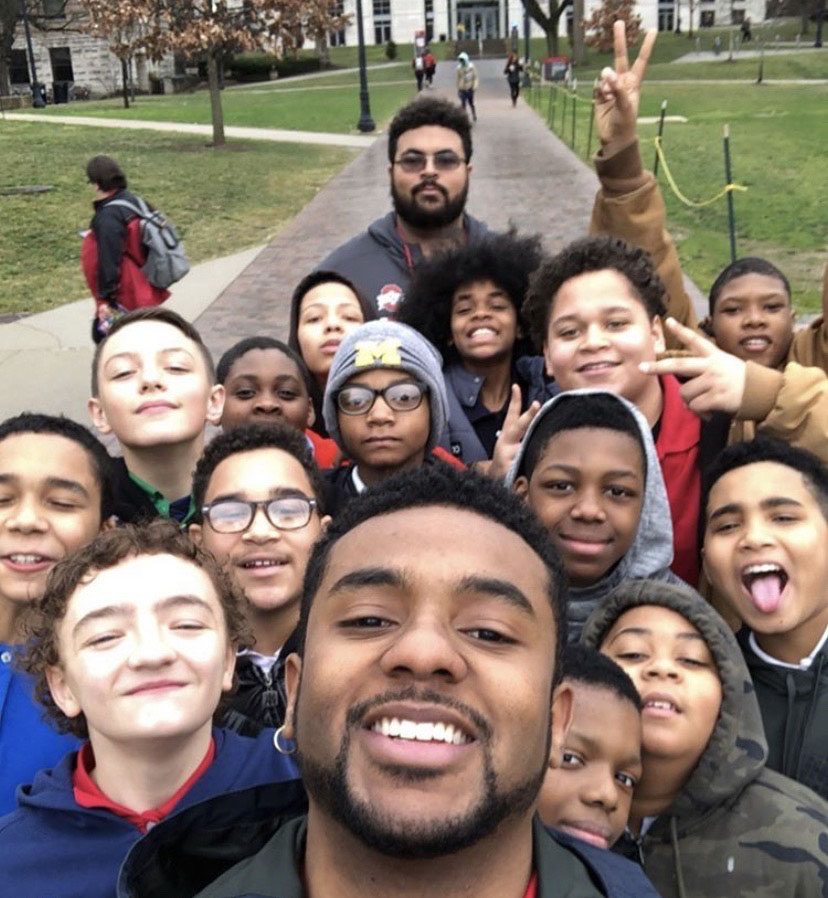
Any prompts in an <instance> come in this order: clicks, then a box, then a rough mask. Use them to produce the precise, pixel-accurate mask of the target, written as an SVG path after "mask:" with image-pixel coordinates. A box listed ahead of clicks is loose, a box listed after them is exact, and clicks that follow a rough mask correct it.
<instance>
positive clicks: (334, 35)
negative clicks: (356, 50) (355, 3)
mask: <svg viewBox="0 0 828 898" xmlns="http://www.w3.org/2000/svg"><path fill="white" fill-rule="evenodd" d="M331 12H332V13H333V14H334V15H335V16H341V15H342V14H343V13H344V12H345V4H344V2H343V0H339V2H338V3H335V4H334V5H333V8H332V10H331ZM328 44H329V45H330V46H331V47H344V46H345V29H344V28H338V29H337V30H336V31H331V32H329V34H328Z"/></svg>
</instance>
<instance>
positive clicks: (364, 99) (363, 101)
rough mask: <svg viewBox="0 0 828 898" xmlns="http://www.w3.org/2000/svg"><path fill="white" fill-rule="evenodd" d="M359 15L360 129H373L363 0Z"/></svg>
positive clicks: (357, 11) (359, 2) (358, 0)
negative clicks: (366, 62) (366, 60)
mask: <svg viewBox="0 0 828 898" xmlns="http://www.w3.org/2000/svg"><path fill="white" fill-rule="evenodd" d="M356 17H357V44H358V46H357V58H358V59H359V121H358V122H357V128H358V129H359V130H360V131H373V130H374V129H375V128H376V127H377V126H376V125H375V124H374V120H373V119H372V118H371V103H370V100H369V99H368V72H367V71H366V69H365V29H364V28H363V25H362V0H356Z"/></svg>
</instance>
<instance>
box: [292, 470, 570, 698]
mask: <svg viewBox="0 0 828 898" xmlns="http://www.w3.org/2000/svg"><path fill="white" fill-rule="evenodd" d="M433 505H439V506H444V507H446V508H447V509H461V510H463V511H471V512H473V513H474V514H478V515H480V517H482V518H486V519H488V520H490V521H494V522H495V523H498V524H501V525H502V526H503V527H505V528H506V529H508V530H511V531H512V532H513V533H516V534H517V535H518V536H519V537H520V538H521V539H522V540H523V541H524V542H525V543H526V544H527V545H528V546H529V547H530V548H531V549H532V550H533V551H534V552H535V554H536V555H537V556H538V557H539V559H540V560H541V562H543V565H544V567H545V568H546V571H547V576H548V585H547V598H548V599H549V604H550V605H551V607H552V617H553V620H554V621H555V637H556V638H555V659H556V661H555V674H554V677H553V686H554V685H555V684H557V683H558V682H559V680H560V677H561V664H562V657H563V647H564V646H565V645H566V594H565V585H564V584H565V574H564V571H563V567H562V565H561V560H560V557H559V555H558V553H557V551H556V549H555V547H554V546H553V545H552V542H551V541H550V539H549V534H548V533H547V532H546V530H545V528H544V527H543V526H542V525H541V523H540V522H539V521H538V519H537V518H536V517H535V515H534V513H533V512H532V511H531V509H530V508H529V506H528V505H526V503H525V502H523V501H522V500H521V499H520V498H519V497H518V496H517V494H516V493H513V492H511V491H510V490H507V489H506V487H504V486H503V485H502V484H500V483H498V482H497V481H495V480H492V479H491V478H489V477H485V476H484V475H482V474H477V473H475V472H473V471H458V470H457V469H456V468H452V467H450V466H449V465H445V464H438V465H428V466H423V467H421V468H417V469H416V470H415V471H407V472H405V473H402V474H397V475H395V476H394V477H389V478H388V480H384V481H383V482H382V483H381V484H380V485H378V486H376V487H372V488H371V489H369V490H366V491H365V492H364V493H363V494H362V495H360V496H357V497H356V498H354V499H353V500H352V501H351V502H349V503H348V505H347V506H346V507H345V509H344V511H343V512H342V513H341V514H340V515H338V516H337V517H336V518H335V519H334V521H333V522H332V523H331V526H330V527H328V529H327V530H326V531H325V533H324V534H323V535H322V536H321V537H320V539H319V540H318V541H317V543H316V544H315V545H314V547H313V550H312V552H311V555H310V558H309V559H308V565H307V568H306V569H305V584H304V588H303V591H302V604H301V608H300V612H299V625H298V627H297V628H296V637H297V652H298V653H299V654H300V655H303V654H304V651H305V637H306V635H307V628H308V619H309V617H310V612H311V607H312V605H313V602H314V599H315V597H316V593H317V592H318V591H319V586H320V584H321V582H322V579H323V577H324V576H325V571H326V570H327V567H328V563H329V561H330V556H331V552H332V550H333V548H334V546H335V545H336V543H338V542H339V540H340V539H342V537H343V536H345V535H346V534H347V533H350V531H351V530H354V529H355V528H356V527H358V526H359V525H360V524H363V523H365V521H368V520H370V519H371V518H376V517H380V516H382V515H387V514H393V513H394V512H398V511H403V510H405V509H407V508H424V507H429V506H433ZM448 514H451V511H448ZM446 526H447V527H450V526H452V525H451V523H450V522H448V521H447V522H446Z"/></svg>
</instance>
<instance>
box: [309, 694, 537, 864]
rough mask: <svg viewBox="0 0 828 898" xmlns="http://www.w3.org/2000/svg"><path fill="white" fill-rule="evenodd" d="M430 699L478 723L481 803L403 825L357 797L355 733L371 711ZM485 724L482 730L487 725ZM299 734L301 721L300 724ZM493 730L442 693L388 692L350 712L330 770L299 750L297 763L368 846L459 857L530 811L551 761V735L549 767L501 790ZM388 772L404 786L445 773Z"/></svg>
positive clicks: (323, 800)
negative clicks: (352, 775) (352, 778)
mask: <svg viewBox="0 0 828 898" xmlns="http://www.w3.org/2000/svg"><path fill="white" fill-rule="evenodd" d="M415 698H416V700H418V701H430V702H434V703H436V704H441V705H444V706H448V707H454V708H456V709H458V710H461V711H462V713H464V714H465V715H466V716H468V717H470V719H472V720H474V722H475V725H476V726H477V729H478V733H479V734H480V736H481V741H482V743H483V744H482V749H483V760H484V764H483V789H482V793H481V796H480V800H479V801H478V802H477V804H476V805H474V806H473V807H472V808H470V809H469V810H468V811H467V812H466V813H465V814H463V815H458V816H455V817H451V818H443V819H441V820H439V821H438V822H433V821H429V822H425V823H415V824H403V823H400V821H399V819H398V818H397V817H395V816H393V815H390V814H385V813H382V812H380V811H378V810H377V809H376V808H375V807H373V806H372V805H370V804H368V803H367V802H365V801H361V800H360V799H358V798H356V797H355V796H354V795H353V793H352V792H351V789H350V787H349V785H348V761H349V753H350V749H351V733H352V731H353V729H354V727H357V726H360V721H361V720H363V719H364V718H365V715H366V713H367V711H368V710H370V708H371V707H376V706H378V705H379V704H384V703H387V702H389V701H406V700H409V699H415ZM481 723H482V726H481ZM296 728H297V733H298V732H299V723H298V719H297V721H296ZM490 738H491V730H490V728H489V726H488V724H487V723H486V721H485V720H482V719H481V718H480V717H479V715H477V714H475V713H474V712H473V711H472V709H469V708H467V707H466V706H464V705H460V704H459V703H455V702H452V701H451V700H450V699H447V698H446V697H445V696H442V695H440V694H439V693H432V692H429V691H426V692H421V691H417V690H414V689H413V688H411V689H408V690H405V691H404V692H396V693H387V694H385V695H382V696H378V697H376V698H374V699H372V700H371V701H370V702H365V703H362V704H361V705H357V706H355V707H353V708H351V709H350V711H349V712H348V716H347V720H346V728H345V734H344V736H343V739H342V743H341V745H340V749H339V752H338V753H337V756H336V759H335V761H334V764H333V765H332V766H325V765H324V764H320V763H318V762H317V761H315V760H313V759H311V758H309V757H308V756H306V755H305V754H303V753H302V752H301V751H297V753H296V760H297V763H298V764H299V767H300V769H301V771H302V779H303V781H304V784H305V788H306V789H307V792H308V795H309V796H310V797H311V798H312V800H313V801H315V802H316V803H317V804H318V805H319V807H320V808H321V809H322V810H323V811H324V812H325V813H326V814H327V815H328V816H330V817H331V818H332V819H333V820H335V821H336V822H337V823H339V824H340V825H341V826H343V827H344V828H345V829H347V830H348V831H349V832H350V833H352V834H353V835H354V836H356V837H357V838H358V839H359V840H360V841H361V842H362V843H363V844H364V845H366V846H367V847H368V848H370V849H372V850H374V851H377V852H379V853H380V854H383V855H387V856H390V857H395V858H399V859H401V860H429V859H432V858H437V857H443V856H445V855H450V854H455V853H457V852H459V851H462V850H463V849H465V848H468V847H470V846H471V845H474V844H476V843H477V842H479V841H480V840H481V839H484V838H486V837H487V836H490V835H491V834H492V833H493V832H494V831H495V830H496V829H497V828H498V826H500V824H501V823H503V822H504V821H505V820H507V819H509V818H511V817H519V816H521V815H522V814H524V813H526V811H528V810H529V809H530V808H531V807H532V805H533V804H534V803H535V801H536V800H537V797H538V794H539V792H540V789H541V785H542V783H543V778H544V775H545V773H546V768H547V763H548V758H549V742H550V739H551V727H550V735H549V736H548V737H547V745H546V749H545V751H544V754H543V759H542V760H543V763H542V764H541V765H540V767H539V769H537V770H535V771H532V772H531V773H530V774H529V775H528V776H526V778H525V779H524V780H522V781H521V782H519V783H518V784H517V785H515V786H513V787H512V788H510V789H508V790H507V791H498V786H497V773H496V772H495V770H494V766H493V762H492V757H491V751H490V747H489V743H490ZM387 773H389V774H391V775H393V776H396V777H398V778H399V779H400V781H402V782H407V783H416V782H418V781H423V780H427V779H432V778H434V777H435V776H437V775H439V774H438V773H435V771H433V770H430V769H428V768H425V769H417V768H411V767H405V768H402V767H401V768H395V767H389V768H388V770H387Z"/></svg>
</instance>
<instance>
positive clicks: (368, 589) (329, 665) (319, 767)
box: [286, 506, 571, 857]
mask: <svg viewBox="0 0 828 898" xmlns="http://www.w3.org/2000/svg"><path fill="white" fill-rule="evenodd" d="M549 588H550V584H549V574H548V572H547V569H546V567H545V565H544V563H543V561H542V560H541V558H540V557H539V556H538V555H536V554H535V552H534V551H533V550H532V549H531V548H530V547H529V545H528V544H526V543H525V542H524V541H523V540H522V539H521V538H520V537H519V536H518V535H517V534H516V533H514V532H513V531H511V530H509V529H507V528H506V527H504V526H503V525H501V524H498V523H495V522H494V521H492V520H490V519H488V518H484V517H482V516H481V515H479V514H476V513H474V512H471V511H467V510H464V509H459V508H454V507H444V506H426V507H419V508H418V507H414V508H407V509H405V510H403V511H397V512H393V513H390V514H384V515H381V516H379V517H376V518H371V519H369V520H367V521H365V522H363V523H361V524H359V525H358V526H356V527H355V528H354V529H353V530H351V531H349V532H348V533H346V534H345V535H344V536H342V537H341V538H340V539H339V540H338V541H337V542H336V543H335V544H334V546H333V548H332V550H331V554H330V557H329V560H328V563H327V566H326V568H325V571H324V575H323V577H322V580H321V582H320V585H319V588H318V590H317V592H316V593H315V595H314V599H313V604H312V606H311V611H310V616H309V620H308V628H307V637H306V642H305V649H304V654H303V658H302V660H301V662H300V661H299V659H298V657H297V656H295V655H292V656H290V658H289V659H288V662H287V671H286V685H287V688H288V695H289V708H288V715H287V719H288V725H287V731H286V734H287V735H289V736H293V737H295V738H296V742H297V745H298V747H299V754H298V757H299V760H300V766H301V768H302V773H303V777H304V779H305V784H306V787H307V790H308V793H309V795H310V805H311V811H310V817H309V831H310V828H311V826H312V825H315V826H319V827H320V828H324V829H328V828H330V827H333V829H335V830H338V829H339V828H341V827H344V828H345V829H346V830H347V831H348V832H350V834H351V836H352V837H354V838H356V839H358V840H359V842H360V843H362V845H363V846H364V845H367V846H368V847H370V848H373V849H375V850H377V851H379V852H381V853H383V854H392V855H395V856H396V857H434V856H440V855H443V854H450V853H453V852H455V851H459V850H460V849H461V848H463V847H466V846H467V845H471V844H474V843H475V842H477V841H479V840H480V839H483V838H484V837H486V836H490V835H491V834H492V833H494V832H495V830H497V832H498V834H499V835H503V833H504V832H507V831H508V832H514V831H515V828H517V829H518V830H520V831H521V832H525V833H528V826H529V824H530V821H531V817H532V813H533V810H534V807H535V803H536V801H537V795H538V791H539V789H540V784H541V781H542V778H543V774H544V771H545V767H546V762H547V759H548V756H549V739H550V706H551V710H552V712H553V716H554V719H555V728H554V729H555V736H556V738H558V739H559V738H562V736H563V733H564V732H565V730H566V726H567V723H568V718H569V708H570V698H571V696H570V692H569V689H568V687H560V689H559V691H557V692H556V693H555V697H554V699H552V689H553V685H554V684H553V679H554V671H555V652H556V648H555V647H556V635H555V634H556V626H555V617H554V615H553V611H552V607H551V604H550V598H549ZM300 672H301V678H300ZM510 827H511V829H510Z"/></svg>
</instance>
